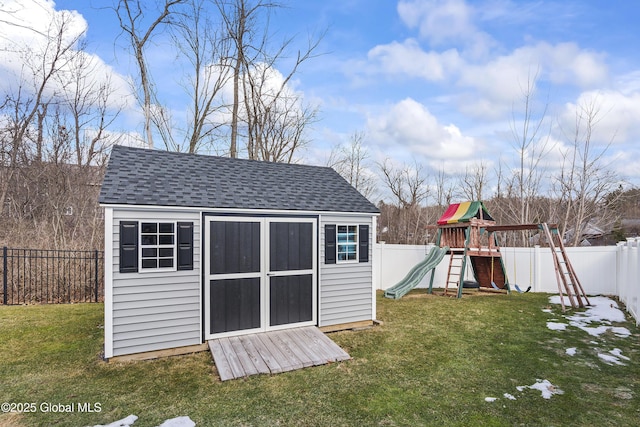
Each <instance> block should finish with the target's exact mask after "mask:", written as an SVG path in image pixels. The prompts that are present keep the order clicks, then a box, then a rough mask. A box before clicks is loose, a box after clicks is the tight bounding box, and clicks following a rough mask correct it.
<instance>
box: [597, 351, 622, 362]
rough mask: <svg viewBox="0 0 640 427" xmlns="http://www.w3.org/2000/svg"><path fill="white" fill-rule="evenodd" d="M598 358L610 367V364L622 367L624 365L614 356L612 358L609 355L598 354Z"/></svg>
mask: <svg viewBox="0 0 640 427" xmlns="http://www.w3.org/2000/svg"><path fill="white" fill-rule="evenodd" d="M598 357H599V358H600V359H602V360H604V362H605V363H607V364H609V365H612V364H616V365H624V363H622V362H621V361H620V359H618V358H617V357H616V356H613V355H611V354H605V353H598Z"/></svg>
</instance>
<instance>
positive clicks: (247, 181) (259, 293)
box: [99, 146, 378, 358]
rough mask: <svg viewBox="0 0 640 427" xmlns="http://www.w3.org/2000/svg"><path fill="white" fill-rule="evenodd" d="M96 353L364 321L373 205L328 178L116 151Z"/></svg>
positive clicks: (370, 315)
mask: <svg viewBox="0 0 640 427" xmlns="http://www.w3.org/2000/svg"><path fill="white" fill-rule="evenodd" d="M99 200H100V204H101V206H103V207H104V210H105V357H106V358H112V357H116V356H122V355H130V354H134V353H146V352H158V351H162V350H166V349H175V351H174V353H173V354H176V353H179V352H186V351H190V350H192V349H193V348H194V347H193V346H198V345H201V344H202V343H204V342H206V340H208V339H212V338H218V337H224V336H234V335H241V334H247V333H255V332H261V331H270V330H276V329H283V328H292V327H297V326H309V325H317V326H319V327H321V328H329V329H340V328H348V327H353V326H359V325H365V324H371V323H372V321H373V320H374V319H375V313H376V305H375V288H374V286H373V283H372V282H373V279H372V277H373V263H372V261H373V260H372V253H373V251H372V242H373V239H374V237H373V236H375V235H376V217H377V215H378V209H377V208H376V207H375V206H374V205H373V204H371V203H370V202H369V201H368V200H367V199H366V198H365V197H364V196H362V195H361V194H360V193H359V192H358V191H356V190H355V189H354V188H353V187H352V186H351V185H349V183H348V182H347V181H345V180H344V179H343V178H342V177H340V175H338V173H336V172H335V171H334V170H332V169H330V168H326V167H317V166H306V165H296V164H282V163H266V162H257V161H250V160H240V159H230V158H222V157H213V156H202V155H193V154H182V153H173V152H164V151H154V150H147V149H140V148H130V147H123V146H115V147H114V148H113V151H112V153H111V157H110V160H109V164H108V167H107V170H106V175H105V178H104V182H103V185H102V189H101V193H100V199H99Z"/></svg>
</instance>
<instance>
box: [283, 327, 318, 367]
mask: <svg viewBox="0 0 640 427" xmlns="http://www.w3.org/2000/svg"><path fill="white" fill-rule="evenodd" d="M291 331H293V329H289V330H286V329H285V330H282V331H279V332H278V337H279V338H280V339H281V340H282V341H283V342H284V344H285V345H286V346H287V348H289V349H290V350H291V351H292V352H293V354H295V355H296V358H297V359H298V360H300V362H301V363H302V366H303V367H305V368H308V367H309V366H313V365H315V363H313V358H312V357H311V356H310V355H309V354H307V352H306V351H305V349H304V347H305V345H304V342H303V340H302V339H301V338H300V337H298V336H296V335H295V333H292V332H291Z"/></svg>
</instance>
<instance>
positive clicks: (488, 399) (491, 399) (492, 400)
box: [484, 397, 498, 402]
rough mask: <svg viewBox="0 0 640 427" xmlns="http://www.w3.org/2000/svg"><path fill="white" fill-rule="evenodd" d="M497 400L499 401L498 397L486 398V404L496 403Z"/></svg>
mask: <svg viewBox="0 0 640 427" xmlns="http://www.w3.org/2000/svg"><path fill="white" fill-rule="evenodd" d="M496 400H498V398H497V397H485V398H484V401H485V402H495V401H496Z"/></svg>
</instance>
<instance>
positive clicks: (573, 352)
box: [565, 347, 577, 356]
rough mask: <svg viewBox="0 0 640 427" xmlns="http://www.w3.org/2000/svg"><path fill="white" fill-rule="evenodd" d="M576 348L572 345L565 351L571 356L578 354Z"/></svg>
mask: <svg viewBox="0 0 640 427" xmlns="http://www.w3.org/2000/svg"><path fill="white" fill-rule="evenodd" d="M576 350H577V349H576V348H575V347H571V348H568V349H566V350H565V353H567V354H568V355H569V356H575V355H576Z"/></svg>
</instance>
